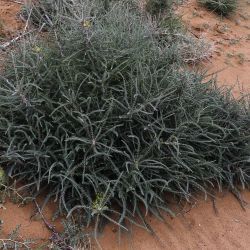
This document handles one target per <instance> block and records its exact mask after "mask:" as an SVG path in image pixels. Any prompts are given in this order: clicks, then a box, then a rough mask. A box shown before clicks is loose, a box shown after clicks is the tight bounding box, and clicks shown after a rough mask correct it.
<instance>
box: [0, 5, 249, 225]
mask: <svg viewBox="0 0 250 250" xmlns="http://www.w3.org/2000/svg"><path fill="white" fill-rule="evenodd" d="M92 3H93V1H92ZM84 6H85V7H84ZM98 8H99V7H98ZM89 10H90V9H89V6H88V5H82V9H81V12H80V13H81V14H80V15H79V12H74V14H75V15H72V16H71V18H67V19H65V18H64V19H62V20H61V21H60V22H64V23H63V26H62V27H61V28H60V29H59V30H58V31H57V33H56V36H53V34H54V33H52V34H51V35H50V36H49V38H50V43H48V42H47V41H43V40H38V41H36V40H34V39H33V38H32V39H31V41H30V42H28V41H27V42H24V43H23V44H21V46H20V49H19V51H18V52H17V53H13V54H12V57H11V61H10V62H9V63H7V66H6V69H5V73H4V75H2V76H1V79H0V117H1V118H0V143H1V156H0V163H1V164H2V165H4V166H5V168H6V170H7V171H8V175H9V176H11V177H13V178H17V179H18V180H20V181H25V183H26V184H25V186H23V188H28V189H29V191H30V193H31V194H33V195H34V196H36V195H37V194H38V193H40V192H42V191H44V190H45V189H46V190H47V192H48V196H49V197H55V200H56V201H58V203H59V211H61V212H65V211H66V213H68V215H70V214H72V213H73V212H74V211H76V210H81V211H82V212H83V214H84V216H85V218H86V222H87V224H89V223H90V222H91V221H93V219H95V218H97V219H98V220H97V221H99V219H100V218H101V217H102V218H106V219H108V220H109V221H112V222H114V223H116V224H119V225H120V226H121V227H122V228H124V227H125V226H126V225H125V218H127V219H128V220H129V221H133V218H134V216H136V215H138V216H139V217H140V218H141V219H142V221H143V220H144V218H143V217H144V213H143V212H142V211H143V209H144V212H146V213H147V212H152V213H153V214H155V215H156V216H160V211H161V209H165V210H166V211H168V212H171V211H170V209H169V207H168V203H167V200H166V193H168V194H172V195H173V196H176V197H178V198H181V199H186V200H189V199H190V197H191V196H192V194H193V193H195V192H198V191H199V192H200V191H202V192H204V193H206V192H207V190H209V188H215V187H218V188H221V187H223V186H226V187H228V188H229V189H235V188H236V186H237V185H238V184H242V186H243V187H245V186H248V184H249V181H250V179H249V170H250V169H249V150H247V147H249V128H250V126H249V125H250V124H249V123H250V119H249V118H250V116H249V108H248V107H247V105H246V104H244V103H243V102H242V103H240V102H238V101H236V100H235V99H234V98H233V97H232V96H231V95H230V92H227V91H226V90H225V92H223V90H222V89H219V88H218V87H216V83H215V80H213V79H212V80H207V81H205V78H204V76H203V75H202V74H198V73H194V72H191V71H189V70H187V69H186V68H185V65H183V60H182V58H180V54H179V51H178V48H179V47H178V46H177V45H176V44H177V41H178V40H176V39H175V40H171V39H170V40H168V39H166V36H164V39H162V36H161V34H162V32H159V30H158V32H156V30H155V27H154V24H153V23H152V22H151V21H150V20H148V19H146V18H145V17H142V16H141V14H140V12H139V11H138V12H137V11H135V10H134V9H131V8H130V5H127V4H124V3H121V2H118V3H117V4H114V5H113V6H112V8H110V10H109V11H107V12H102V14H98V15H91V13H93V10H95V9H92V10H91V13H90V12H89ZM98 13H99V12H98ZM79 16H80V18H79ZM163 33H164V34H166V33H167V31H166V32H163ZM141 205H142V206H141ZM145 226H146V223H145Z"/></svg>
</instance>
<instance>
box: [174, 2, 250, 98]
mask: <svg viewBox="0 0 250 250" xmlns="http://www.w3.org/2000/svg"><path fill="white" fill-rule="evenodd" d="M177 13H178V14H179V16H180V17H181V18H182V20H183V21H184V23H185V24H186V26H187V27H188V29H189V30H190V31H191V32H192V33H194V34H195V35H197V36H198V37H203V38H205V39H207V40H208V41H209V42H211V43H213V44H214V49H215V50H214V53H213V55H212V58H210V61H209V62H207V63H203V68H206V69H209V73H215V72H218V74H217V77H218V80H219V83H220V84H221V85H230V86H233V85H235V89H234V93H235V94H239V88H238V87H239V86H240V87H243V91H244V93H246V92H248V93H249V91H250V1H249V0H239V1H238V9H237V12H236V13H235V14H234V15H232V16H230V17H229V18H221V17H220V16H218V15H216V14H215V13H212V12H209V11H207V10H206V9H204V8H203V7H202V6H199V5H198V4H197V0H188V1H185V3H183V4H182V5H181V6H180V7H179V8H178V10H177Z"/></svg>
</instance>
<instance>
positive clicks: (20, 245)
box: [0, 222, 34, 250]
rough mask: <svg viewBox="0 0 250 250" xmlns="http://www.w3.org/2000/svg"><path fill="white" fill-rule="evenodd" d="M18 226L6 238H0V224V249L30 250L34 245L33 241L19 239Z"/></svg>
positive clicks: (0, 227) (0, 225)
mask: <svg viewBox="0 0 250 250" xmlns="http://www.w3.org/2000/svg"><path fill="white" fill-rule="evenodd" d="M20 227H21V226H20V225H18V226H17V227H16V228H15V229H14V230H13V231H12V232H11V233H10V234H9V235H8V236H7V237H6V238H1V231H2V223H1V222H0V248H1V249H3V250H7V249H17V250H18V249H27V250H28V249H31V245H32V244H33V243H34V241H33V240H30V239H27V240H23V239H20V235H19V231H20Z"/></svg>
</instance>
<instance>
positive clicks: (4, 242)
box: [0, 239, 31, 249]
mask: <svg viewBox="0 0 250 250" xmlns="http://www.w3.org/2000/svg"><path fill="white" fill-rule="evenodd" d="M0 242H2V244H3V246H5V245H6V242H11V243H14V244H15V245H21V246H23V247H25V248H26V249H31V248H30V247H29V246H28V245H27V244H25V243H24V242H20V241H16V240H12V239H0ZM15 249H16V248H15Z"/></svg>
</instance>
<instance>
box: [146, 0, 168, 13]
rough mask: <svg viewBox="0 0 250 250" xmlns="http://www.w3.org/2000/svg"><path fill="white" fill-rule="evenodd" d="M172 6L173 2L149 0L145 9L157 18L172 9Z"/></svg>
mask: <svg viewBox="0 0 250 250" xmlns="http://www.w3.org/2000/svg"><path fill="white" fill-rule="evenodd" d="M171 5H172V1H171V0H147V1H146V5H145V9H146V11H147V12H148V13H150V14H151V15H153V16H155V15H159V14H161V13H162V12H164V11H166V10H167V9H169V8H171Z"/></svg>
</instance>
